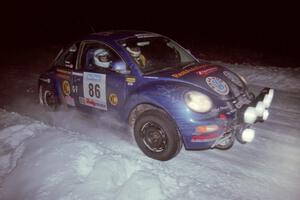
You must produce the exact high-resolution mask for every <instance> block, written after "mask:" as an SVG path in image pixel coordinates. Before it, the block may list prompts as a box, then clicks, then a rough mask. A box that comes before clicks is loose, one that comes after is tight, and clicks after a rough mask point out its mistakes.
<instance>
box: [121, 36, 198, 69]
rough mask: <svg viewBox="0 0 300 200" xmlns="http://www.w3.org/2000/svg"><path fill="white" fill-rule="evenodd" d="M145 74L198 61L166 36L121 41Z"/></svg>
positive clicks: (178, 67)
mask: <svg viewBox="0 0 300 200" xmlns="http://www.w3.org/2000/svg"><path fill="white" fill-rule="evenodd" d="M121 45H122V46H123V47H124V48H125V49H126V50H127V51H128V52H129V54H130V55H131V57H132V59H133V60H134V61H135V63H136V64H137V65H138V66H139V68H140V70H141V71H142V72H143V73H144V74H151V73H156V72H160V71H167V70H172V69H180V68H185V67H187V66H192V65H195V64H197V63H198V61H197V60H196V59H195V58H193V56H191V55H190V54H189V53H188V52H187V51H186V50H185V49H183V48H182V47H180V46H179V45H178V44H177V43H175V42H174V41H172V40H170V39H168V38H165V37H146V38H129V39H126V40H124V41H121Z"/></svg>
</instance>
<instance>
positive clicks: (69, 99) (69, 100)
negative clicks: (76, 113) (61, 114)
mask: <svg viewBox="0 0 300 200" xmlns="http://www.w3.org/2000/svg"><path fill="white" fill-rule="evenodd" d="M65 102H66V104H68V105H70V106H75V101H74V99H73V98H72V97H71V96H65Z"/></svg>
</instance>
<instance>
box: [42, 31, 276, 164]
mask: <svg viewBox="0 0 300 200" xmlns="http://www.w3.org/2000/svg"><path fill="white" fill-rule="evenodd" d="M38 87H39V100H40V103H41V104H43V105H46V106H48V107H49V108H53V109H55V108H57V107H58V106H59V105H67V106H70V107H77V108H78V109H81V110H84V111H96V112H100V111H102V112H110V111H112V112H117V113H118V116H119V117H120V119H122V120H124V121H125V122H126V123H128V127H129V128H130V130H131V132H132V133H133V136H134V138H135V141H136V143H137V145H138V146H139V148H140V149H141V150H142V151H143V152H144V154H146V155H147V156H149V157H151V158H153V159H157V160H163V161H165V160H169V159H171V158H173V157H174V156H176V155H177V154H178V153H179V151H180V149H181V148H182V144H183V145H184V147H185V149H187V150H200V149H209V148H219V149H229V148H230V147H231V146H232V145H233V144H234V141H235V139H237V140H238V141H239V142H241V143H247V142H251V141H252V140H253V138H254V136H255V132H254V129H252V128H251V126H252V125H253V124H254V123H256V122H263V121H265V120H266V119H267V118H268V115H269V112H268V108H269V107H270V105H271V102H272V99H273V96H274V90H273V89H270V88H264V89H262V91H261V92H260V94H258V95H257V96H256V97H255V95H254V94H253V93H251V92H249V90H248V87H247V83H246V81H245V79H244V78H243V77H241V76H240V75H238V74H236V73H234V72H232V71H230V70H229V69H227V68H225V67H223V66H217V65H214V64H210V63H209V62H203V61H200V60H199V59H197V58H196V57H194V56H193V55H192V54H191V53H190V51H188V50H186V49H184V48H183V47H182V46H180V45H179V44H177V43H176V42H174V41H173V40H171V39H170V38H168V37H165V36H162V35H160V34H156V33H151V32H145V31H111V32H101V33H95V34H91V35H88V36H86V37H84V38H82V39H81V40H79V41H76V42H74V43H73V44H71V45H70V46H68V47H67V48H64V49H62V50H61V51H60V53H59V54H58V55H57V57H56V59H55V60H54V62H53V65H52V67H51V69H49V70H48V71H47V72H45V73H43V74H41V76H40V78H39V83H38Z"/></svg>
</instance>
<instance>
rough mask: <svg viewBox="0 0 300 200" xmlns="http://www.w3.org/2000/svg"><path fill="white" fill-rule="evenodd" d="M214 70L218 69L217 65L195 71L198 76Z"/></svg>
mask: <svg viewBox="0 0 300 200" xmlns="http://www.w3.org/2000/svg"><path fill="white" fill-rule="evenodd" d="M216 71H218V68H217V67H212V68H208V69H203V70H199V71H197V72H196V73H197V74H198V75H199V76H207V75H209V74H212V73H214V72H216Z"/></svg>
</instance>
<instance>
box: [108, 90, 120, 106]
mask: <svg viewBox="0 0 300 200" xmlns="http://www.w3.org/2000/svg"><path fill="white" fill-rule="evenodd" d="M118 101H119V99H118V96H117V95H116V94H114V93H111V94H110V95H109V102H110V104H111V105H113V106H116V105H117V104H118Z"/></svg>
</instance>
